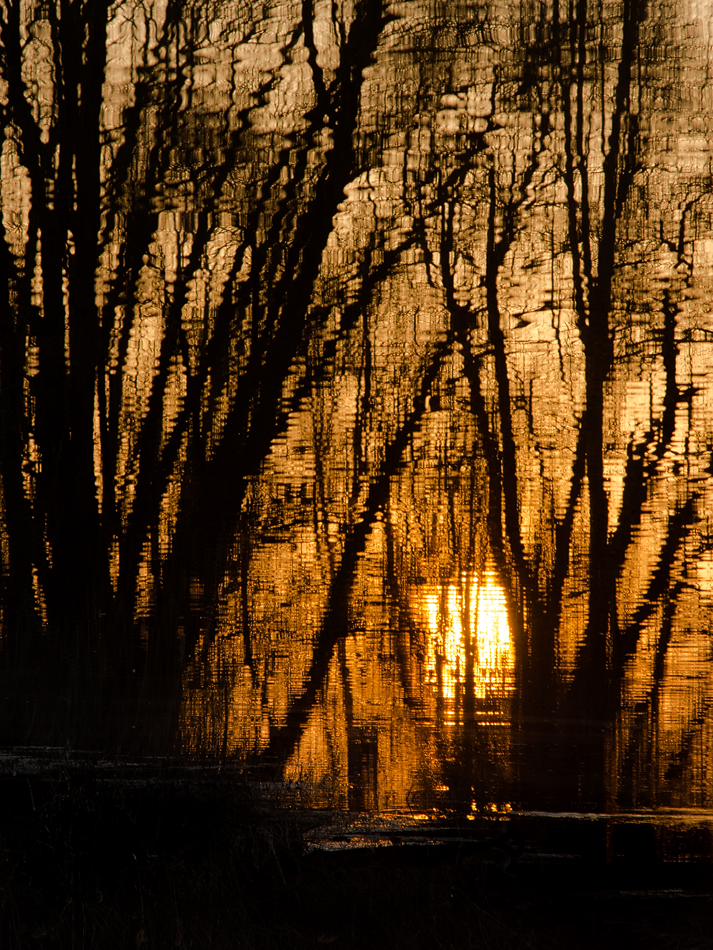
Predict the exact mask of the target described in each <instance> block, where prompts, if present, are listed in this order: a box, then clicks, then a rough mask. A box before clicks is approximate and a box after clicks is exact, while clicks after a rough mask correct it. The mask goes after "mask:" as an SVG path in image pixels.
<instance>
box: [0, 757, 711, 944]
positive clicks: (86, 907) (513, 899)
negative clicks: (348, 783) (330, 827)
mask: <svg viewBox="0 0 713 950" xmlns="http://www.w3.org/2000/svg"><path fill="white" fill-rule="evenodd" d="M320 820H321V819H320V817H319V815H314V814H312V815H307V816H305V815H304V813H302V814H300V813H297V812H295V813H293V814H291V813H289V812H285V811H278V810H276V809H274V808H270V807H268V806H266V805H265V804H264V803H262V804H261V803H260V802H259V801H258V799H257V797H256V795H255V791H254V789H252V790H251V788H250V786H248V785H246V784H240V783H239V782H238V783H235V782H229V783H226V782H211V781H207V780H205V779H204V778H196V779H195V780H183V779H181V780H179V779H176V778H172V777H170V776H169V777H164V778H162V779H151V780H147V779H141V780H138V779H135V778H125V779H123V780H121V779H116V778H113V779H111V780H108V779H106V778H101V777H97V772H96V770H92V769H84V770H82V769H67V770H64V771H63V772H61V773H57V774H55V775H53V776H51V777H47V776H39V777H38V776H36V775H27V774H23V775H21V774H16V775H14V776H13V775H5V776H3V777H1V778H0V836H1V838H0V859H1V862H2V863H1V866H0V908H1V910H0V913H1V927H2V929H1V930H0V946H2V947H3V948H5V947H7V948H13V950H15V948H17V950H24V948H33V950H42V948H54V947H56V948H65V947H66V948H73V950H80V948H82V950H83V948H92V950H103V948H145V950H153V948H164V947H172V948H173V947H192V948H201V950H204V948H221V950H222V948H225V950H253V948H254V950H269V948H273V947H275V948H278V947H279V948H292V947H294V948H317V947H320V946H326V945H328V946H331V947H333V948H335V950H336V948H359V950H362V948H364V950H366V948H368V950H374V948H381V947H384V948H387V947H388V948H395V947H396V948H399V947H404V948H409V950H410V948H428V950H433V948H471V947H472V948H481V947H482V948H484V950H487V948H548V950H552V948H566V950H580V948H585V950H586V948H590V947H591V948H594V947H596V948H601V947H619V946H621V947H627V948H636V947H641V948H646V950H664V948H672V950H673V948H676V950H694V948H695V950H703V948H708V947H711V946H713V937H711V934H713V900H712V899H711V894H712V893H713V888H712V882H711V869H710V867H709V865H708V864H706V863H705V862H693V863H686V864H681V865H671V864H667V865H665V866H664V865H660V864H657V863H656V861H655V860H652V859H650V858H649V857H647V856H646V855H645V854H643V853H639V854H638V855H637V856H635V857H634V858H633V859H632V860H614V861H611V860H600V859H599V858H598V857H597V856H596V855H589V856H586V855H582V854H580V855H577V854H576V853H575V854H572V855H570V856H566V855H564V854H562V853H560V854H559V855H554V854H552V855H550V856H549V857H546V856H544V855H543V854H542V853H536V851H535V849H534V848H533V846H532V843H531V842H528V840H526V838H525V837H523V836H522V835H520V834H519V832H518V831H517V829H516V828H513V827H505V828H504V829H501V828H500V827H498V828H497V829H496V833H495V835H494V836H493V837H492V838H490V839H487V838H483V837H482V834H481V835H480V837H474V838H472V840H468V839H467V838H464V833H465V832H464V830H461V831H459V832H458V834H456V835H454V836H453V839H452V840H450V841H449V840H444V836H441V837H440V838H438V839H436V838H435V837H434V839H433V843H430V844H424V843H420V844H418V845H416V844H413V843H409V840H410V839H409V838H408V836H406V837H404V838H403V839H401V840H400V841H397V843H396V844H393V845H391V846H387V847H383V846H382V847H361V848H354V847H352V848H350V849H346V850H344V849H341V850H340V849H338V848H335V849H332V850H329V849H323V848H322V849H315V848H314V847H313V846H311V845H310V841H311V840H313V839H314V834H315V829H316V830H317V832H318V831H319V828H318V826H319V822H320ZM352 844H354V841H352ZM382 844H383V841H382ZM576 850H577V849H576V848H574V849H573V851H575V852H576Z"/></svg>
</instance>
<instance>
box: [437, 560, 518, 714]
mask: <svg viewBox="0 0 713 950" xmlns="http://www.w3.org/2000/svg"><path fill="white" fill-rule="evenodd" d="M420 601H421V609H422V611H423V612H424V613H425V620H426V624H427V626H428V634H429V636H428V652H427V670H428V678H429V681H430V682H432V683H440V689H441V692H442V695H443V698H444V699H454V698H455V694H456V687H457V685H458V683H459V682H464V681H465V678H466V671H467V669H468V661H469V657H468V651H469V650H470V651H471V656H470V662H472V668H473V685H474V693H475V696H476V698H478V699H485V698H487V697H493V696H503V695H504V694H506V693H510V692H512V690H513V689H514V678H513V671H514V651H513V643H512V636H511V634H510V627H509V625H508V616H507V606H506V603H505V594H504V592H503V590H502V588H501V587H500V586H499V585H498V584H497V582H496V579H495V576H494V575H493V574H492V573H489V572H486V573H485V574H483V576H482V578H479V577H478V575H477V574H476V573H474V572H467V573H463V574H462V575H461V578H460V582H459V583H453V584H448V585H444V586H438V587H431V588H430V589H429V588H427V589H426V590H425V591H424V592H423V593H422V594H421V598H420Z"/></svg>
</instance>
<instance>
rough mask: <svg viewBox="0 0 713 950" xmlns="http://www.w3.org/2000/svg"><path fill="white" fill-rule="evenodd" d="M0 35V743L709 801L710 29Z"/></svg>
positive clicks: (514, 791) (325, 785)
mask: <svg viewBox="0 0 713 950" xmlns="http://www.w3.org/2000/svg"><path fill="white" fill-rule="evenodd" d="M0 9H1V10H2V16H1V17H0V23H2V27H1V30H2V32H1V34H0V44H1V45H0V70H1V73H0V76H1V78H0V97H1V99H0V101H1V102H2V108H3V113H4V126H5V130H6V131H5V138H4V142H3V145H2V228H3V240H2V241H0V276H1V279H2V284H3V297H4V299H6V300H7V306H6V307H5V309H4V312H3V315H2V319H1V321H0V398H1V400H2V413H1V415H0V477H1V479H2V481H1V488H2V495H1V499H0V505H1V508H0V511H1V521H0V540H1V543H2V581H3V585H2V601H1V609H2V641H1V656H2V672H1V676H2V691H1V695H2V705H3V709H2V723H3V726H2V729H3V741H5V742H6V743H11V744H18V743H19V744H22V743H43V742H44V743H63V744H64V743H68V744H69V745H70V746H74V747H92V748H105V749H114V750H116V749H118V750H132V751H143V752H148V751H151V752H159V753H160V752H167V751H175V750H177V749H179V750H182V751H183V752H185V753H187V754H190V755H201V756H202V755H208V756H217V757H222V758H236V759H238V760H250V761H255V760H260V761H273V760H275V759H278V760H279V761H282V762H285V763H286V765H285V774H286V775H287V776H290V777H299V778H301V779H304V780H305V781H307V782H309V783H310V784H311V785H312V786H313V787H314V789H316V790H319V789H323V792H319V791H315V792H314V794H315V795H317V797H319V795H320V794H323V795H324V796H326V797H327V798H328V799H329V800H330V801H336V802H342V803H343V804H345V805H348V804H351V806H352V807H369V808H377V809H392V808H395V809H401V808H405V807H407V805H408V806H411V805H414V804H417V805H418V807H421V806H424V805H429V804H433V803H437V802H438V801H441V800H442V798H443V797H444V796H445V798H446V799H447V800H448V801H449V802H450V804H451V806H452V807H462V808H465V809H471V808H472V807H480V805H482V804H483V803H494V804H495V805H496V806H504V805H505V804H506V803H513V802H515V803H519V804H523V805H538V806H546V807H552V808H560V807H565V806H567V807H570V806H577V807H586V808H616V807H619V806H632V805H633V806H643V805H654V804H669V805H702V804H708V803H709V802H710V797H711V766H710V748H711V724H712V723H713V715H712V710H711V703H712V701H713V694H712V693H711V663H710V636H709V633H710V624H711V614H710V609H711V582H712V580H713V568H712V565H713V557H712V555H711V543H710V531H709V526H708V515H707V512H708V510H709V507H710V506H709V500H710V492H711V451H712V448H713V431H712V428H711V423H710V419H709V416H710V413H709V412H708V406H709V402H710V399H711V392H712V390H711V385H712V383H713V380H711V374H710V369H709V364H710V360H709V359H708V356H707V353H708V345H709V339H710V335H711V332H712V331H713V321H712V319H711V310H710V299H711V296H710V295H711V289H712V288H711V283H712V278H713V257H712V256H711V251H710V249H711V247H713V200H712V199H711V197H710V195H711V187H710V186H711V169H710V162H709V155H710V150H711V138H712V131H713V130H711V127H710V120H709V118H708V117H709V116H710V115H713V109H712V108H711V106H712V105H713V103H712V102H711V88H710V85H709V83H708V82H707V79H706V77H707V71H708V69H709V66H710V59H711V47H710V39H709V38H708V34H707V32H706V29H705V27H706V19H705V17H704V16H703V15H702V14H701V15H699V14H695V13H693V12H691V13H690V14H688V13H686V12H685V11H682V10H681V9H680V7H678V6H676V5H674V4H667V3H665V2H663V3H660V4H656V5H651V4H649V5H644V4H643V3H639V2H637V0H626V2H620V0H616V2H615V0H611V2H606V3H604V5H603V6H601V8H597V11H596V12H595V11H593V10H592V9H590V8H589V7H588V5H587V3H586V2H585V0H576V2H575V0H570V2H569V3H566V4H562V3H560V2H558V0H553V2H551V3H549V4H544V5H537V6H536V7H535V6H532V5H530V4H528V3H525V2H523V3H522V4H520V5H512V4H510V3H501V2H497V0H494V2H492V3H490V4H489V5H485V6H481V7H477V8H476V7H474V6H471V5H467V4H463V5H458V4H455V5H454V4H440V3H436V2H434V3H422V2H418V0H414V2H407V3H399V4H387V3H381V2H377V0H354V2H348V0H344V2H336V0H335V2H328V3H324V4H313V3H311V2H309V0H304V2H302V0H301V2H293V3H291V2H284V3H279V2H273V3H264V4H247V3H242V2H236V0H225V2H221V3H215V2H213V3H210V4H207V3H205V2H199V0H193V2H190V0H184V2H181V3H176V2H172V0H155V2H153V3H151V2H148V3H147V2H144V3H138V2H133V0H125V2H116V3H108V2H101V3H98V2H94V0H93V2H92V3H91V4H90V3H89V2H88V0H85V2H80V0H74V2H69V0H67V2H65V0H61V2H59V3H58V4H56V5H54V4H50V5H47V4H44V3H39V2H30V3H24V4H19V3H17V2H11V0H3V2H1V3H0ZM474 591H477V592H478V593H477V594H474ZM488 597H489V598H490V599H491V600H492V602H493V605H492V607H488V606H487V603H486V600H487V598H488ZM488 612H489V613H490V618H489V622H490V624H491V627H489V628H487V629H489V630H490V633H488V634H486V633H485V630H486V626H485V621H484V620H483V619H482V616H481V614H483V613H485V614H486V615H487V614H488ZM476 615H477V616H476ZM496 641H497V643H496ZM446 789H447V791H446ZM474 803H475V805H474Z"/></svg>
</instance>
